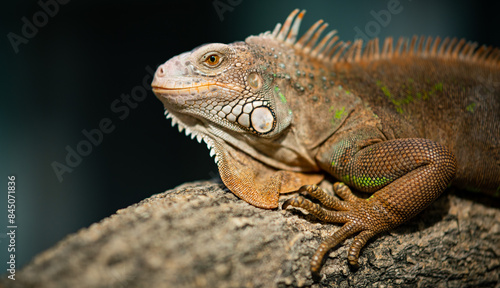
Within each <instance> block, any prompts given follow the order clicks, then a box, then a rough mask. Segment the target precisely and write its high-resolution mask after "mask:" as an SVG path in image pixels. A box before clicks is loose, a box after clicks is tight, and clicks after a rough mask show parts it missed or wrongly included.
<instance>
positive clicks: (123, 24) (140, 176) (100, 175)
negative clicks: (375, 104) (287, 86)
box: [0, 0, 500, 274]
mask: <svg viewBox="0 0 500 288" xmlns="http://www.w3.org/2000/svg"><path fill="white" fill-rule="evenodd" d="M59 1H60V2H61V3H66V2H67V3H66V4H59V3H58V2H55V0H41V1H40V2H38V1H9V2H8V3H3V4H2V6H3V7H2V8H1V11H2V12H1V18H0V24H1V25H0V28H1V30H2V31H1V35H2V38H1V41H0V43H1V46H0V47H1V48H0V49H1V50H0V63H1V65H0V67H1V70H0V73H1V74H0V85H1V86H0V95H1V97H2V98H1V103H0V139H1V141H0V153H1V154H0V170H1V176H2V179H3V180H2V181H0V186H1V187H3V188H1V189H0V190H1V191H3V192H1V193H0V199H1V200H0V223H1V224H0V260H1V261H0V263H1V264H0V268H1V270H0V274H5V273H6V270H5V269H6V260H7V258H6V257H8V256H7V255H8V254H7V244H8V241H7V240H8V238H6V234H5V232H6V229H7V228H6V227H7V225H8V224H7V207H6V206H7V204H6V203H7V176H8V175H15V176H16V182H17V193H16V196H17V199H16V204H17V205H16V224H17V225H18V229H17V238H16V258H17V264H18V268H20V267H21V266H23V265H25V264H26V263H27V262H28V261H29V260H30V259H32V257H33V256H34V255H35V254H37V253H39V252H41V251H43V250H45V249H47V248H49V247H51V246H53V245H54V244H55V243H56V242H57V241H59V240H61V239H62V238H64V237H65V236H66V235H68V234H70V233H74V232H76V231H77V230H78V229H80V228H82V227H87V226H89V225H90V224H92V223H93V222H96V221H99V220H101V219H102V218H104V217H106V216H109V215H111V214H112V213H114V212H115V211H116V210H118V209H120V208H124V207H127V206H128V205H131V204H133V203H136V202H138V201H140V200H142V199H144V198H146V197H149V196H151V195H152V194H155V193H160V192H163V191H165V190H167V189H170V188H173V187H175V186H177V185H179V184H181V183H184V182H186V181H193V180H200V179H210V178H214V177H217V175H218V173H217V168H216V166H215V164H214V163H213V160H212V159H211V158H210V157H209V154H208V150H207V149H206V148H205V147H204V145H202V144H198V143H197V142H196V141H193V140H191V139H189V138H188V137H185V136H184V135H181V134H180V133H178V132H177V128H172V127H171V126H170V121H167V120H165V119H164V116H163V107H162V105H161V103H160V102H159V101H158V100H157V99H156V97H155V96H154V95H153V93H152V92H151V91H149V90H148V92H147V96H145V97H144V99H143V100H142V101H133V102H135V103H134V105H133V106H134V108H129V111H128V112H129V114H128V115H127V116H125V114H124V113H125V112H123V111H124V110H121V111H122V112H119V113H115V112H114V111H113V109H112V105H113V103H114V104H115V105H117V104H116V103H119V105H118V106H117V107H122V106H123V105H124V104H123V103H121V102H120V101H121V99H122V95H124V94H126V95H130V94H131V93H132V92H133V91H134V93H135V92H137V91H139V90H140V89H141V88H140V87H142V86H143V84H142V82H143V79H144V78H145V77H148V76H147V75H149V72H148V71H147V70H148V69H153V70H155V69H156V67H157V66H158V65H159V64H161V63H163V62H165V61H166V60H168V59H169V58H171V57H173V56H175V55H177V54H180V53H182V52H184V51H188V50H191V49H192V48H194V47H197V46H199V45H201V44H203V43H208V42H222V43H228V42H234V41H239V40H244V39H245V37H246V36H249V35H252V34H258V33H260V32H263V31H266V30H272V29H273V28H274V26H275V24H276V23H277V22H283V21H284V19H285V18H286V16H287V15H288V14H289V13H290V12H291V11H292V10H293V9H294V8H304V9H307V14H306V17H305V19H304V22H303V26H302V29H301V31H302V32H304V31H305V30H306V28H307V27H309V26H310V25H311V24H312V23H314V22H315V21H316V20H318V19H320V18H322V19H324V20H325V21H327V22H329V23H330V28H331V29H337V30H338V31H339V32H338V33H339V35H340V37H341V39H343V40H352V39H353V38H354V37H355V35H356V27H357V28H359V29H360V30H361V31H365V28H366V25H367V24H368V23H370V21H374V20H375V18H374V16H373V12H374V13H377V12H379V11H381V10H387V9H388V8H387V6H388V4H390V3H396V2H399V6H398V7H401V11H400V13H398V14H393V15H392V16H391V19H390V21H388V23H384V25H379V28H380V29H379V31H376V30H372V31H371V33H372V34H374V33H375V34H377V35H378V36H379V37H381V38H383V37H385V36H389V35H391V36H411V35H413V34H417V35H431V36H438V35H440V36H456V37H465V38H467V39H469V40H474V41H477V42H478V43H480V44H488V45H495V46H500V31H499V29H498V28H499V25H498V24H499V23H498V15H497V13H498V12H497V11H498V10H497V9H495V7H491V6H489V5H486V4H484V3H482V2H480V1H457V0H453V1H451V0H449V1H439V3H436V2H437V1H430V0H426V1H424V0H418V1H411V0H400V1H396V0H382V1H373V0H365V1H349V3H347V1H331V0H330V1H326V0H325V1H297V0H295V1H286V2H285V1H270V0H261V1H255V0H253V1H250V0H206V1H151V0H150V1H147V0H143V1H131V0H129V1H126V0H121V1H117V0H100V1H95V0H87V1H76V0H73V1H69V0H64V1H63V0H59ZM39 3H42V6H43V3H58V9H57V10H58V11H56V9H55V8H54V6H52V8H51V9H52V11H56V12H53V13H52V14H53V16H47V17H46V19H44V17H43V15H42V14H43V13H45V15H47V13H46V12H43V13H42V14H41V12H39V11H43V9H42V6H41V5H40V4H39ZM47 5H48V4H47ZM372 11H373V12H372ZM371 12H372V13H371ZM34 16H36V17H35V21H38V22H37V23H38V24H39V25H40V27H38V28H37V30H38V31H36V33H35V31H33V30H29V31H28V30H26V29H25V30H26V31H24V32H23V26H24V25H25V23H24V22H23V17H26V19H27V20H28V21H29V22H30V23H33V21H34V20H33V17H34ZM37 17H38V18H37ZM44 22H46V23H44ZM42 24H43V25H42ZM9 33H14V34H16V35H17V36H18V37H17V38H16V37H15V36H13V34H9ZM23 33H25V34H26V33H27V34H26V35H29V37H25V36H24V35H23ZM30 33H31V34H30ZM9 35H10V36H9ZM20 37H23V39H24V40H22V39H21V38H20ZM13 39H14V40H13ZM12 42H14V43H17V44H14V45H13V44H12ZM21 42H24V43H21ZM15 49H17V50H18V51H17V53H16V51H15ZM148 67H149V68H148ZM150 79H151V78H147V79H146V80H147V81H148V83H149V82H150V81H151V80H150ZM115 101H118V102H115ZM135 106H136V107H135ZM117 107H115V108H117ZM120 117H121V118H123V119H121V118H120ZM106 118H107V119H109V121H111V122H112V125H113V127H114V130H113V131H112V132H110V133H108V134H105V135H103V137H102V143H101V144H100V145H98V146H93V148H92V151H91V152H90V153H89V155H88V156H85V157H82V159H81V161H80V163H79V164H78V165H76V167H74V168H72V169H73V170H72V172H71V173H70V172H66V173H64V174H62V182H60V181H59V179H58V177H57V176H56V173H55V172H54V169H53V167H52V164H53V163H54V161H55V162H58V163H61V164H64V165H66V160H65V158H66V155H67V153H68V151H67V150H66V149H67V147H68V146H69V147H70V148H71V149H74V150H76V149H77V146H78V144H79V143H80V142H81V141H82V140H86V136H85V135H84V134H83V133H82V130H84V129H85V130H87V131H91V130H93V129H98V128H99V125H100V124H99V123H100V122H101V121H102V120H103V119H106ZM75 161H76V160H75ZM130 241H133V239H130Z"/></svg>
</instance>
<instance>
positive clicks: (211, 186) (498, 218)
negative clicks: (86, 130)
mask: <svg viewBox="0 0 500 288" xmlns="http://www.w3.org/2000/svg"><path fill="white" fill-rule="evenodd" d="M464 195H467V194H464ZM286 198H288V196H286V195H285V196H283V197H282V198H281V202H283V201H284V200H285V199H286ZM495 201H496V200H495ZM489 202H490V203H481V201H479V202H477V201H473V200H471V199H467V198H465V196H463V195H462V196H460V197H458V196H456V195H454V194H452V193H450V192H446V193H445V194H444V195H442V196H441V197H440V198H439V199H438V200H437V201H436V202H435V203H433V204H432V205H431V206H430V207H429V208H427V209H426V210H425V211H424V212H422V213H421V214H419V215H418V216H417V217H415V219H412V220H411V221H410V222H408V223H406V224H404V225H402V226H400V227H399V228H397V229H395V230H393V231H391V232H389V233H385V234H382V235H380V236H378V237H376V238H374V239H372V240H371V241H369V242H368V244H367V246H366V247H365V248H364V249H363V250H362V251H361V256H360V267H359V268H358V269H357V270H355V269H352V268H351V267H349V266H348V264H347V259H346V257H347V255H346V253H347V249H346V247H345V246H341V247H337V248H336V249H333V250H332V251H331V253H330V257H329V258H328V259H326V261H325V264H324V266H323V269H322V271H321V274H322V277H321V279H317V280H316V281H313V279H312V278H311V274H310V272H309V262H310V258H311V256H312V255H313V253H314V252H315V250H316V248H317V247H318V245H319V244H320V242H321V241H322V240H323V239H324V238H325V237H326V236H327V235H329V234H331V233H333V232H334V231H335V230H336V229H338V227H339V226H338V225H330V224H326V225H325V224H323V223H321V222H318V221H317V220H316V219H315V218H314V217H313V216H311V215H308V214H307V212H304V211H302V210H299V209H292V208H289V209H288V210H286V211H282V210H281V209H277V210H264V209H259V208H255V207H253V206H251V205H249V204H247V203H246V202H244V201H242V200H239V199H238V198H237V197H236V196H234V195H233V194H232V193H231V192H229V191H227V189H224V186H223V185H222V184H218V183H214V182H195V183H188V184H184V185H182V186H179V187H177V188H175V189H173V190H170V191H167V192H164V193H161V194H157V195H154V196H152V197H150V198H148V199H145V200H143V201H141V202H140V203H137V204H134V205H132V206H130V207H128V208H125V209H121V210H119V211H117V213H116V214H115V215H112V216H111V217H108V218H106V219H103V220H102V221H101V222H99V223H95V224H93V225H91V226H90V227H88V228H85V229H82V230H80V231H79V232H78V233H75V234H73V235H70V236H68V237H66V238H65V239H63V240H62V241H61V242H59V243H58V244H57V245H55V246H54V247H53V248H51V249H49V250H47V251H45V252H43V253H41V254H40V255H38V256H36V257H35V258H34V259H33V260H32V261H31V262H30V263H29V264H28V265H27V266H26V267H24V268H23V269H22V270H21V271H19V272H18V273H17V275H16V276H17V277H16V278H17V279H16V281H11V280H9V279H7V278H5V276H4V277H3V278H2V279H1V280H0V286H6V287H304V286H309V287H332V286H336V287H337V286H338V287H394V286H398V287H430V286H432V287H500V286H499V284H498V283H499V275H500V209H498V203H494V204H491V202H492V201H489ZM496 202H498V201H496ZM351 241H352V239H348V240H347V241H346V242H347V243H350V242H351Z"/></svg>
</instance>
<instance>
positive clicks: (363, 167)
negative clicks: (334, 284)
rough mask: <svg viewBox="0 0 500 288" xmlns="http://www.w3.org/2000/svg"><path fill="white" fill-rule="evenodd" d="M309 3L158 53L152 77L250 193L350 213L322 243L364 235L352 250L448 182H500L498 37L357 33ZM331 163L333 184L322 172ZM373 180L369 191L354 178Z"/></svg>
mask: <svg viewBox="0 0 500 288" xmlns="http://www.w3.org/2000/svg"><path fill="white" fill-rule="evenodd" d="M304 13H305V11H304V10H303V11H301V12H300V13H299V10H298V9H296V10H294V11H293V12H292V13H291V14H290V15H289V16H288V18H287V19H286V21H285V22H284V24H283V25H281V24H277V25H276V28H275V29H274V31H273V32H269V31H268V32H265V33H262V34H260V35H258V36H250V37H248V38H246V39H245V41H244V42H235V43H232V44H227V45H226V44H219V43H215V44H207V45H203V46H201V47H198V48H196V49H194V50H193V51H191V52H187V53H183V54H180V55H178V56H176V57H174V58H172V59H170V60H168V61H167V62H166V63H164V64H162V65H160V66H159V67H158V69H157V71H156V74H155V76H154V80H153V83H152V87H153V91H154V93H155V94H156V96H157V97H158V98H159V99H160V100H161V101H162V102H163V104H164V106H165V114H166V117H167V118H170V119H171V120H172V124H173V125H175V124H177V125H178V127H179V131H182V130H184V131H185V133H186V135H190V136H191V137H192V138H195V137H196V139H197V140H198V141H199V142H201V141H204V142H205V143H206V144H207V145H208V147H209V149H210V155H211V156H215V162H216V163H217V166H218V169H219V172H220V176H221V178H222V181H223V182H224V184H225V185H226V186H227V188H229V190H231V191H232V192H233V193H234V194H236V195H237V196H238V197H240V198H241V199H243V200H244V201H246V202H248V203H250V204H252V205H254V206H257V207H261V208H267V209H272V208H276V207H278V198H279V195H280V194H281V193H287V192H292V191H297V190H298V191H300V192H304V193H302V194H309V196H311V197H312V198H316V199H317V200H319V202H320V203H321V204H317V203H314V202H313V201H311V200H308V199H306V198H304V197H303V196H294V197H292V198H290V199H288V200H286V201H285V202H284V204H283V206H282V208H283V209H286V207H288V206H294V207H300V208H303V209H305V210H307V211H308V212H310V213H312V214H313V215H315V216H316V217H317V218H318V219H320V220H322V221H325V222H335V223H345V224H344V225H343V226H342V227H341V228H340V229H339V230H337V231H336V232H335V233H334V234H333V235H331V236H330V237H328V238H327V239H326V240H325V241H324V242H323V243H322V244H321V245H320V246H319V248H318V250H317V252H316V253H315V255H314V256H313V258H312V261H311V271H312V273H313V274H317V273H319V271H320V268H321V265H322V259H323V258H324V255H325V254H326V253H327V252H328V250H330V249H331V248H333V247H334V246H336V245H337V244H339V243H341V242H342V241H343V240H344V239H346V238H348V237H350V236H353V235H355V234H357V236H355V238H354V241H353V242H352V244H351V246H350V248H349V252H348V260H349V263H350V264H351V265H357V264H358V256H359V253H360V249H361V248H362V247H363V246H364V245H365V244H366V242H367V241H368V240H369V239H370V238H371V237H373V236H374V235H377V234H379V233H381V232H383V231H387V230H390V229H392V228H394V227H396V226H398V225H400V224H401V223H403V222H405V221H407V220H408V219H410V218H412V217H413V216H415V215H416V214H418V213H419V212H420V211H422V210H423V209H424V208H425V207H427V206H428V205H429V204H430V203H431V202H432V201H434V200H435V199H436V198H437V197H438V196H439V195H440V194H441V193H442V192H443V191H444V190H445V189H446V188H447V186H448V185H450V183H452V184H456V185H458V186H460V187H462V188H467V189H469V190H473V191H476V190H481V191H484V192H486V193H489V194H495V193H496V194H499V191H500V49H498V48H495V49H494V48H492V47H485V46H481V47H480V48H477V44H476V43H472V42H466V41H465V40H457V39H451V40H450V39H449V38H446V39H444V40H443V41H441V39H440V38H439V37H438V38H435V39H433V38H431V37H428V38H425V37H415V36H414V37H413V38H411V39H405V38H400V39H399V40H398V41H397V43H394V40H393V38H390V37H389V38H387V39H385V41H384V43H383V45H382V47H379V41H378V39H374V40H371V41H369V42H367V43H366V45H365V47H363V45H364V43H363V41H362V40H355V41H354V42H353V43H352V44H350V43H349V42H343V41H339V39H338V36H336V35H335V34H336V31H332V32H330V33H328V34H326V35H325V36H324V37H323V38H322V39H321V40H320V35H321V34H322V32H323V30H325V28H326V27H327V24H324V23H323V21H322V20H320V21H318V22H316V23H315V24H314V25H313V26H312V27H311V28H310V29H309V30H308V31H307V32H306V33H305V34H304V35H303V36H302V37H301V38H300V39H298V40H297V35H298V30H299V26H300V23H301V20H302V18H303V16H304ZM325 173H328V174H330V175H332V176H333V177H335V178H336V179H337V180H338V181H340V182H337V183H335V184H334V187H333V188H334V191H335V192H336V193H337V195H339V196H340V197H341V198H342V199H343V201H341V200H339V199H338V198H336V197H333V196H330V195H329V194H328V193H326V192H325V191H324V190H322V189H320V188H319V187H318V186H317V185H316V184H318V183H319V182H320V181H322V179H323V178H324V175H325ZM351 188H352V189H355V190H357V191H363V192H370V193H373V194H372V195H371V197H369V198H368V199H364V198H359V197H357V196H354V194H353V193H352V192H351V190H350V189H351Z"/></svg>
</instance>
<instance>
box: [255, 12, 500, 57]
mask: <svg viewBox="0 0 500 288" xmlns="http://www.w3.org/2000/svg"><path fill="white" fill-rule="evenodd" d="M305 12H306V11H305V10H302V11H300V13H299V9H295V10H294V11H293V12H292V13H290V15H289V16H288V18H287V19H286V20H285V23H284V24H283V25H281V23H278V24H277V25H276V27H275V28H274V30H273V32H272V33H271V32H269V31H268V32H265V33H263V34H261V35H260V36H262V37H271V38H274V39H276V40H279V41H283V42H284V43H286V44H287V45H289V46H292V47H293V48H294V49H296V50H297V51H300V52H302V53H303V54H306V55H309V56H310V57H312V58H315V59H318V60H320V61H324V62H327V63H336V62H361V61H374V60H378V59H392V58H397V57H403V56H417V57H421V58H441V59H460V60H464V61H468V62H475V63H480V64H484V65H493V66H497V65H500V49H499V48H493V47H492V46H481V47H479V49H476V48H477V46H478V44H477V43H476V42H466V40H465V39H460V40H458V39H457V38H452V39H450V38H445V39H444V40H441V38H440V37H439V36H438V37H436V38H435V39H433V38H432V37H427V38H425V37H424V36H421V37H418V36H416V35H415V36H413V37H412V38H411V39H409V38H405V37H400V38H399V39H398V41H397V43H396V45H395V46H394V41H393V38H392V37H387V38H386V39H385V40H384V44H383V45H382V50H381V51H380V47H379V40H378V38H375V39H372V40H370V41H368V42H367V43H366V47H363V40H361V39H357V40H354V42H353V43H352V44H351V43H350V42H344V41H339V37H338V36H335V34H336V33H337V31H336V30H333V31H331V32H329V33H328V34H326V35H325V36H324V37H323V39H322V40H321V41H320V42H319V43H318V44H317V45H316V43H317V42H318V39H319V38H320V36H321V33H323V31H324V30H325V29H326V27H328V24H327V23H323V20H319V21H317V22H316V23H315V24H314V25H312V26H311V28H309V30H307V32H306V33H305V34H304V35H303V36H302V37H301V38H300V39H299V40H297V35H298V32H299V28H300V23H301V22H302V18H303V17H304V14H305ZM297 14H298V15H297Z"/></svg>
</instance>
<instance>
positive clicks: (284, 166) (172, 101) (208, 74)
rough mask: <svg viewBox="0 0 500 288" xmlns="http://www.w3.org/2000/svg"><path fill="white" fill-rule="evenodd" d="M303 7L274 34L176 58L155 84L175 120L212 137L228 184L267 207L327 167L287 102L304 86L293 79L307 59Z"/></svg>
mask: <svg viewBox="0 0 500 288" xmlns="http://www.w3.org/2000/svg"><path fill="white" fill-rule="evenodd" d="M297 13H298V10H295V11H294V12H293V13H292V14H291V16H289V18H288V19H287V21H286V22H285V24H284V26H283V28H281V24H279V25H278V26H277V27H276V29H275V31H274V32H272V33H271V32H265V33H262V34H260V35H258V36H250V37H248V38H247V39H246V40H245V42H235V43H232V44H220V43H213V44H206V45H202V46H200V47H198V48H196V49H194V50H192V51H190V52H186V53H183V54H180V55H178V56H175V57H173V58H172V59H170V60H168V61H167V62H165V63H164V64H162V65H160V66H159V67H158V69H157V71H156V73H155V76H154V79H153V83H152V88H153V92H154V93H155V94H156V96H157V97H158V98H159V99H160V100H161V101H162V103H163V104H164V106H165V114H166V116H167V118H170V119H172V124H173V125H178V127H179V130H180V131H185V133H186V135H190V136H191V137H192V138H195V137H196V139H197V140H198V141H199V142H201V141H204V142H205V143H206V144H207V145H208V147H209V149H210V150H211V151H210V153H211V155H215V162H216V163H217V165H218V167H219V172H220V173H221V178H222V180H223V182H224V183H225V184H226V186H228V188H229V189H230V190H231V191H232V192H234V193H235V194H237V195H238V196H240V197H241V198H243V199H244V200H246V201H247V202H250V203H251V204H253V205H256V206H259V207H266V208H271V207H276V206H277V195H278V194H279V192H284V191H285V190H288V191H290V190H292V189H296V188H298V187H297V186H301V185H303V184H310V183H314V182H317V179H319V178H318V177H317V176H315V178H314V179H311V178H308V176H303V175H302V172H311V171H313V172H314V171H317V170H319V168H318V167H317V166H316V163H315V162H314V160H313V157H312V156H311V155H310V153H309V151H308V150H307V148H306V147H304V146H301V141H298V140H297V135H295V134H294V132H293V131H292V130H293V129H292V128H291V127H292V126H293V125H291V124H292V122H293V117H294V115H293V112H292V108H291V107H290V102H289V100H287V97H293V96H292V94H294V93H296V92H297V91H300V90H301V89H302V90H304V88H303V87H293V85H291V84H290V83H291V82H290V81H291V80H293V79H292V78H294V77H297V76H294V73H295V72H294V71H296V70H297V67H298V64H297V65H294V64H293V63H294V62H295V61H299V60H300V59H302V60H300V61H301V63H303V62H307V58H306V57H304V58H302V57H300V56H297V54H296V52H297V49H295V48H294V45H293V44H294V43H295V37H296V35H297V31H298V27H299V24H300V20H301V19H302V16H303V14H304V11H303V12H301V13H300V14H299V15H298V17H297V18H296V20H295V22H294V23H293V27H291V24H292V22H293V19H294V17H295V16H296V15H297ZM314 29H316V28H314ZM315 35H316V34H315ZM318 35H319V34H318ZM309 37H310V36H309ZM297 59H299V60H297ZM304 65H306V64H304ZM300 88H301V89H300ZM288 99H290V98H288ZM311 118H312V117H311ZM287 171H288V172H287ZM285 179H286V182H287V183H291V184H286V183H284V181H285ZM306 179H308V180H311V181H307V182H306V183H304V182H305V180H306ZM247 190H251V191H247ZM268 190H273V191H268ZM259 191H260V192H259ZM259 193H260V194H259ZM254 194H259V195H257V196H255V195H254ZM262 195H271V196H262ZM266 197H268V198H269V197H272V199H271V198H269V199H264V198H266ZM258 198H260V199H258Z"/></svg>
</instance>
